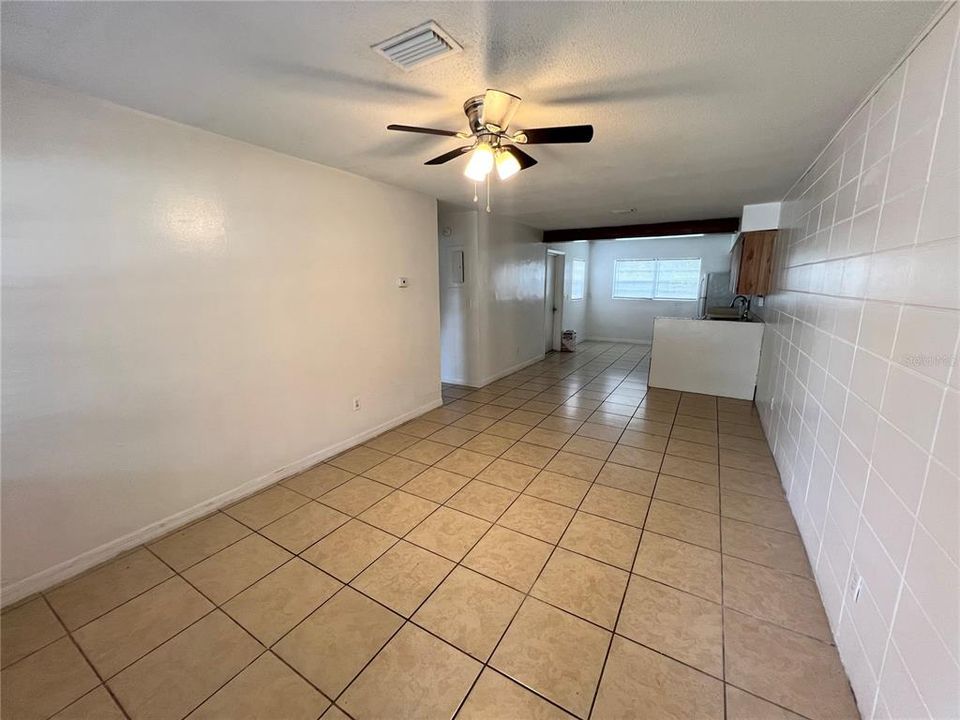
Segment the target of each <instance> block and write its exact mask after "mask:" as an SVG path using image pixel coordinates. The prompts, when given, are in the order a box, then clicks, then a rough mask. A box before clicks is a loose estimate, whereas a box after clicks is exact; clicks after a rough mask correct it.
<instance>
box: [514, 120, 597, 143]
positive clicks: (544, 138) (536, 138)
mask: <svg viewBox="0 0 960 720" xmlns="http://www.w3.org/2000/svg"><path fill="white" fill-rule="evenodd" d="M519 135H522V136H525V137H526V144H527V145H545V144H547V143H588V142H590V141H591V140H593V125H565V126H563V127H548V128H529V129H528V130H521V131H520V133H519ZM515 140H516V141H517V142H521V139H520V138H518V137H517V138H515Z"/></svg>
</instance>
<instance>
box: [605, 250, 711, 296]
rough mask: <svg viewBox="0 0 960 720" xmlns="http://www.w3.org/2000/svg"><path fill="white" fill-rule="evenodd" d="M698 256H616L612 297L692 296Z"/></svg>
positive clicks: (696, 281)
mask: <svg viewBox="0 0 960 720" xmlns="http://www.w3.org/2000/svg"><path fill="white" fill-rule="evenodd" d="M699 289H700V258H677V259H669V260H617V261H616V262H615V263H614V266H613V297H615V298H640V299H646V300H696V299H697V294H698V291H699Z"/></svg>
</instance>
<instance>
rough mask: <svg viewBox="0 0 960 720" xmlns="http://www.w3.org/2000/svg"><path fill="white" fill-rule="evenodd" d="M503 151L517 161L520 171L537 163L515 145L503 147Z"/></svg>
mask: <svg viewBox="0 0 960 720" xmlns="http://www.w3.org/2000/svg"><path fill="white" fill-rule="evenodd" d="M503 149H504V150H506V151H507V152H508V153H510V154H511V155H513V156H514V157H515V158H516V159H517V162H519V163H520V169H521V170H526V169H527V168H528V167H533V166H534V165H536V164H537V161H536V160H535V159H534V158H532V157H530V156H529V155H527V154H526V153H525V152H524V151H523V150H521V149H520V148H518V147H517V146H516V145H504V146H503Z"/></svg>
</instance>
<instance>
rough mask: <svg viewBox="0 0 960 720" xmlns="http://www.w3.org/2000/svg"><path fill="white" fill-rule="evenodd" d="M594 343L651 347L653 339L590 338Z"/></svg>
mask: <svg viewBox="0 0 960 720" xmlns="http://www.w3.org/2000/svg"><path fill="white" fill-rule="evenodd" d="M587 340H590V341H592V342H610V343H633V344H634V345H650V344H651V343H652V342H653V340H652V339H651V338H615V337H588V338H587Z"/></svg>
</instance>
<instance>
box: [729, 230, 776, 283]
mask: <svg viewBox="0 0 960 720" xmlns="http://www.w3.org/2000/svg"><path fill="white" fill-rule="evenodd" d="M776 238H777V231H776V230H763V231H759V232H745V233H743V234H742V235H741V237H740V242H741V243H742V250H741V253H740V271H739V273H738V275H737V293H738V294H740V295H766V294H767V293H768V292H770V278H771V275H772V274H773V244H774V242H775V240H776Z"/></svg>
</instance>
